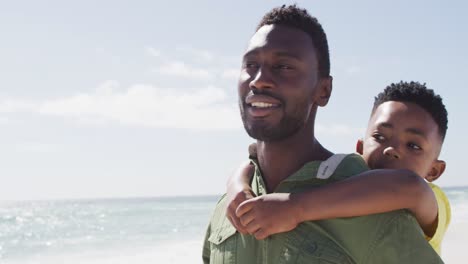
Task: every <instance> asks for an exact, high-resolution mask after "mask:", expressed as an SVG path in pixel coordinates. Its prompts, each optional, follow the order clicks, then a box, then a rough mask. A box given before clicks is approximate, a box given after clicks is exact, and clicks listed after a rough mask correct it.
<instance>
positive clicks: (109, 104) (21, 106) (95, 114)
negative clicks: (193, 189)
mask: <svg viewBox="0 0 468 264" xmlns="http://www.w3.org/2000/svg"><path fill="white" fill-rule="evenodd" d="M0 109H3V110H4V112H5V110H7V111H8V112H19V111H21V112H25V111H27V112H31V113H39V114H42V115H48V116H57V117H63V118H67V119H71V120H73V121H74V122H77V123H79V124H86V125H99V124H106V123H119V124H123V125H136V126H147V127H159V128H185V129H196V130H216V129H237V128H241V127H242V123H241V121H240V116H239V113H238V109H237V105H236V98H228V97H227V95H226V93H225V91H224V90H223V89H220V88H216V87H212V86H209V87H205V88H202V89H198V90H194V92H189V91H181V90H178V89H168V88H161V87H155V86H151V85H146V84H138V85H133V86H131V87H129V88H128V89H121V88H120V87H119V84H118V82H116V81H106V82H104V83H103V84H102V85H100V86H99V87H97V88H96V90H95V92H93V93H81V94H77V95H74V96H69V97H63V98H56V99H51V100H45V101H41V102H35V103H24V102H22V101H21V100H16V101H13V100H10V101H8V102H6V103H4V102H3V103H0ZM4 118H6V117H4ZM5 120H8V119H5Z"/></svg>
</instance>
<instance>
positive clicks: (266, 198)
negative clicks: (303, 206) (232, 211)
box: [236, 193, 300, 239]
mask: <svg viewBox="0 0 468 264" xmlns="http://www.w3.org/2000/svg"><path fill="white" fill-rule="evenodd" d="M299 214H300V211H299V209H298V207H296V206H295V204H294V202H293V201H292V200H291V194H289V193H271V194H266V195H262V196H259V197H256V198H253V199H250V200H247V201H245V202H243V203H242V204H240V205H239V207H238V208H237V211H236V215H237V217H239V219H240V224H241V226H242V227H243V228H245V230H247V232H248V233H249V234H252V235H254V236H255V238H256V239H265V238H266V237H268V236H270V235H273V234H276V233H282V232H287V231H290V230H292V229H294V228H296V226H297V225H298V224H299V222H300V221H299V219H300V217H299Z"/></svg>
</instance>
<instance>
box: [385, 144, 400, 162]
mask: <svg viewBox="0 0 468 264" xmlns="http://www.w3.org/2000/svg"><path fill="white" fill-rule="evenodd" d="M383 153H384V154H385V155H387V156H390V157H392V158H395V159H399V158H400V154H399V153H398V151H397V150H396V149H395V148H394V147H387V148H386V149H384V151H383Z"/></svg>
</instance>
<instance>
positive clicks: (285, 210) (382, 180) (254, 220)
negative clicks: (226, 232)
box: [236, 170, 437, 239]
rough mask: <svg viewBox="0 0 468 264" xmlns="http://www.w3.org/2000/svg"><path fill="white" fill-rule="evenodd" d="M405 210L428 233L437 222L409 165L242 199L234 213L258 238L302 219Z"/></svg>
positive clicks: (433, 205)
mask: <svg viewBox="0 0 468 264" xmlns="http://www.w3.org/2000/svg"><path fill="white" fill-rule="evenodd" d="M397 209H408V210H410V211H411V212H412V213H413V214H414V216H415V217H416V219H417V221H418V222H419V225H420V226H421V227H422V229H423V230H424V232H425V233H426V234H427V235H428V236H432V235H433V234H434V231H435V228H436V225H437V202H436V199H435V196H434V193H433V192H432V190H431V188H430V187H429V186H428V185H427V183H426V182H425V181H424V179H422V178H421V177H419V176H418V175H416V174H415V173H413V172H411V171H409V170H372V171H367V172H364V173H362V174H360V175H357V176H355V177H352V178H349V179H347V180H343V181H340V182H336V183H332V184H328V185H324V186H321V187H319V188H315V189H311V190H309V191H306V192H303V193H294V194H288V193H274V194H268V195H264V196H260V197H257V198H254V199H251V200H248V201H245V202H243V203H242V204H241V205H240V206H239V207H238V209H237V211H236V215H237V216H238V217H239V218H240V223H241V224H242V225H243V226H244V227H245V229H246V230H247V231H248V232H249V233H250V234H253V235H255V237H256V238H257V239H263V238H266V237H268V236H269V235H271V234H276V233H279V232H285V231H289V230H292V229H294V228H295V227H296V226H297V224H299V223H300V222H304V221H312V220H319V219H328V218H337V217H352V216H361V215H368V214H375V213H382V212H388V211H393V210H397Z"/></svg>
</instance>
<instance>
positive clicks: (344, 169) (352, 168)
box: [333, 153, 369, 179]
mask: <svg viewBox="0 0 468 264" xmlns="http://www.w3.org/2000/svg"><path fill="white" fill-rule="evenodd" d="M367 170H369V167H368V166H367V164H366V162H365V161H364V159H363V158H362V157H361V155H359V154H356V153H352V154H347V155H346V156H345V157H344V158H343V160H342V161H341V162H340V164H339V165H338V166H337V168H336V170H335V172H334V175H333V177H334V178H335V179H344V178H349V177H351V176H354V175H356V174H359V173H362V172H364V171H367Z"/></svg>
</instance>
